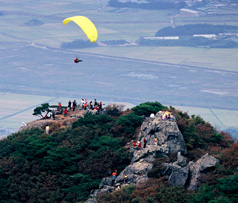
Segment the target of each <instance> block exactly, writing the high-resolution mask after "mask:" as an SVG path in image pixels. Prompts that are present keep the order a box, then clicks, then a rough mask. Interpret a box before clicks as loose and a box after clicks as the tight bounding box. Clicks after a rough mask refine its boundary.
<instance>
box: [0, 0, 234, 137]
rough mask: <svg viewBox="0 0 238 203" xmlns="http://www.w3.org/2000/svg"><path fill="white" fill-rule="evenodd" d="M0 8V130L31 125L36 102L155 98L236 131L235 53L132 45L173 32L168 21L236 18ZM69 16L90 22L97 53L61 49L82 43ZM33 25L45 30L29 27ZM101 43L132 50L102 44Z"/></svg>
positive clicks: (76, 7)
mask: <svg viewBox="0 0 238 203" xmlns="http://www.w3.org/2000/svg"><path fill="white" fill-rule="evenodd" d="M0 8H1V10H0V11H1V12H2V13H3V15H2V16H0V25H1V26H0V60H1V66H0V71H1V75H0V92H2V93H1V94H0V104H1V108H0V132H4V133H5V132H6V131H5V130H1V129H2V128H7V129H18V128H19V127H20V126H21V124H22V122H23V121H24V122H28V121H30V120H34V119H36V118H37V117H35V116H32V112H33V109H34V108H35V107H36V106H37V105H39V104H41V103H45V102H48V101H50V103H51V102H52V103H54V104H56V103H57V102H58V101H59V100H61V102H64V101H65V103H67V101H68V99H70V98H71V99H72V100H73V99H74V98H72V97H75V99H77V98H78V99H81V98H80V97H81V96H82V97H84V98H92V99H94V97H97V98H102V99H103V101H104V102H105V103H106V102H107V101H108V102H107V103H110V102H127V103H131V104H139V103H142V102H146V101H156V100H158V101H159V102H161V103H166V104H168V105H173V106H178V108H180V109H181V110H183V111H188V113H189V114H196V115H201V116H202V117H203V118H204V119H205V120H207V121H209V122H211V123H212V124H213V125H214V126H215V127H217V128H219V129H226V128H230V127H231V128H232V127H234V128H237V125H238V122H237V120H238V116H237V114H238V113H237V108H238V106H237V101H238V99H237V98H238V89H237V88H238V82H237V78H238V76H237V75H238V63H237V58H238V49H208V48H198V47H193V48H192V47H147V46H139V45H137V41H138V39H139V38H140V37H145V36H154V35H155V33H156V32H157V31H158V30H159V29H161V28H163V27H166V26H171V25H172V23H171V18H173V21H174V23H175V24H176V25H184V24H191V23H211V24H226V25H234V26H238V21H237V20H236V19H235V18H236V17H237V15H236V16H235V17H234V16H233V15H214V16H198V17H194V18H192V17H189V18H187V17H183V16H181V15H179V12H178V11H176V10H166V11H156V10H142V9H126V8H122V9H116V8H112V7H109V6H108V0H98V1H96V0H82V1H80V2H79V1H78V0H69V1H66V0H58V1H57V2H53V1H50V0H44V1H43V0H40V1H31V2H30V1H28V0H22V1H20V2H19V1H17V0H12V1H11V2H9V1H7V0H2V1H1V2H0ZM74 15H83V16H87V17H89V18H90V19H91V20H92V21H93V22H94V23H95V25H96V27H97V29H98V34H99V37H98V41H97V42H98V44H99V46H98V47H95V48H87V49H80V50H79V49H78V50H63V49H61V44H62V43H63V42H72V41H73V40H76V39H83V40H87V37H86V36H85V34H84V33H83V31H82V30H81V29H79V28H78V27H77V26H76V25H75V24H74V23H69V24H68V25H63V23H62V21H63V19H65V18H66V17H70V16H74ZM32 20H37V21H39V22H41V23H43V24H42V25H32V26H30V25H29V22H31V21H32ZM107 40H126V41H128V42H130V43H131V45H128V46H105V45H103V43H102V42H104V41H107ZM76 54H78V55H80V56H82V57H83V61H84V62H83V63H82V64H80V66H75V64H73V63H72V61H73V58H74V57H75V55H76ZM35 95H38V96H35ZM39 95H43V96H39ZM78 95H81V96H80V97H79V96H78ZM2 134H3V133H2Z"/></svg>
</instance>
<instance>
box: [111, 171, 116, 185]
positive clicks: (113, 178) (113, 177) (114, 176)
mask: <svg viewBox="0 0 238 203" xmlns="http://www.w3.org/2000/svg"><path fill="white" fill-rule="evenodd" d="M116 178H117V171H116V170H114V172H113V173H112V180H113V185H114V183H115V180H116Z"/></svg>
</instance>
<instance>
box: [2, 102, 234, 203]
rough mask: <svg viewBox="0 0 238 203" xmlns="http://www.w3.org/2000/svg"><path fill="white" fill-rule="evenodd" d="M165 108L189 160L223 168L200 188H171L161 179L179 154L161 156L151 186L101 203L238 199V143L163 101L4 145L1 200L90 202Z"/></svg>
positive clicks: (24, 134)
mask: <svg viewBox="0 0 238 203" xmlns="http://www.w3.org/2000/svg"><path fill="white" fill-rule="evenodd" d="M165 109H168V110H169V111H170V112H173V114H174V116H175V117H176V120H177V125H178V127H179V129H180V131H181V132H182V134H183V136H184V139H185V142H186V145H187V150H188V153H187V155H186V157H187V159H188V160H198V159H199V158H200V157H201V156H202V155H204V154H205V153H209V154H211V155H213V156H215V157H216V158H218V159H219V160H220V163H219V164H217V165H216V167H215V168H213V169H212V170H210V171H207V172H206V174H205V175H204V176H203V177H202V178H201V181H200V189H199V191H198V192H193V193H192V192H188V191H186V189H185V188H182V187H172V186H171V185H170V184H169V183H168V180H167V177H166V176H158V173H157V171H158V170H159V169H160V167H161V165H162V163H165V162H168V161H169V160H172V159H174V155H173V154H172V155H171V156H169V157H160V156H158V158H157V159H156V160H155V162H154V167H153V170H152V171H151V173H150V179H149V180H148V181H147V182H145V183H144V184H142V185H140V186H137V187H136V186H135V185H129V186H127V187H125V188H123V189H121V190H119V191H117V192H113V193H112V194H107V195H102V196H100V197H99V199H98V202H128V203H129V202H134V203H136V202H138V203H139V202H143V203H144V202H210V203H215V202H223V203H226V202H238V194H237V191H238V175H237V174H236V172H237V167H238V143H237V142H236V141H235V140H234V139H233V138H232V137H231V136H230V134H229V133H225V132H218V131H217V130H216V129H215V128H213V127H212V126H211V125H210V124H209V123H207V122H205V121H204V120H203V119H202V118H201V117H200V116H195V115H192V116H191V117H190V116H189V115H188V114H187V113H186V112H181V111H179V110H176V109H175V108H173V107H172V106H170V107H169V108H168V107H165V106H163V105H162V104H160V103H159V102H146V103H142V104H140V105H138V106H136V107H134V108H132V109H131V110H129V109H127V110H126V111H121V110H120V108H119V106H117V105H111V106H107V107H106V111H105V112H104V114H101V115H93V114H90V113H88V114H86V115H85V116H84V117H81V118H79V119H78V120H77V121H76V122H74V123H73V124H72V126H68V127H67V128H65V129H61V130H58V131H55V132H53V133H51V134H46V133H45V132H44V131H43V130H41V129H39V128H33V129H31V130H26V131H21V132H19V133H15V134H12V135H10V136H8V137H7V138H6V139H3V140H1V141H0V202H4V203H5V202H80V201H85V200H86V199H87V198H88V195H89V194H90V191H91V190H92V189H96V188H98V186H99V184H100V182H101V179H102V178H103V177H105V176H107V172H108V169H117V170H118V172H119V173H120V171H122V170H123V169H124V168H125V167H126V166H127V165H128V164H129V162H130V153H129V151H128V148H126V147H125V146H126V145H127V144H128V143H130V141H131V140H133V139H135V136H136V132H137V131H138V129H139V128H140V126H141V124H142V122H143V120H144V118H145V117H147V116H149V115H150V114H151V113H156V112H158V111H160V110H165ZM52 128H53V126H52Z"/></svg>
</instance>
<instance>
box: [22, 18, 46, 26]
mask: <svg viewBox="0 0 238 203" xmlns="http://www.w3.org/2000/svg"><path fill="white" fill-rule="evenodd" d="M25 25H27V26H40V25H44V23H43V22H41V21H39V20H37V19H32V20H30V21H29V22H27V23H25Z"/></svg>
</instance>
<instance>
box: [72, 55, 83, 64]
mask: <svg viewBox="0 0 238 203" xmlns="http://www.w3.org/2000/svg"><path fill="white" fill-rule="evenodd" d="M82 61H83V60H80V59H79V58H78V57H77V56H76V58H75V59H74V63H78V62H82Z"/></svg>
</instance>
